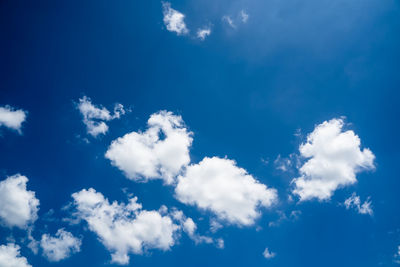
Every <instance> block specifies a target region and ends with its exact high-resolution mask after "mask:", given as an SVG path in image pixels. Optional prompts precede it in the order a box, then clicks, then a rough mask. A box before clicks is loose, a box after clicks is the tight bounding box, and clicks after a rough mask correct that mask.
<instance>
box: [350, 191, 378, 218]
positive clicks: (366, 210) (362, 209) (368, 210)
mask: <svg viewBox="0 0 400 267" xmlns="http://www.w3.org/2000/svg"><path fill="white" fill-rule="evenodd" d="M344 205H345V206H346V209H350V208H354V209H356V210H357V212H358V213H360V214H368V215H370V216H372V215H373V213H374V212H373V210H372V202H371V201H370V200H369V198H368V199H367V200H366V201H365V202H364V203H363V204H361V200H360V197H359V196H357V194H356V193H353V194H352V195H351V196H350V197H349V198H348V199H346V200H345V201H344Z"/></svg>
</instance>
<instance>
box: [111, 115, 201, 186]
mask: <svg viewBox="0 0 400 267" xmlns="http://www.w3.org/2000/svg"><path fill="white" fill-rule="evenodd" d="M147 125H148V129H147V130H146V131H145V132H143V133H142V132H131V133H128V134H126V135H124V136H123V137H121V138H118V139H116V140H114V141H113V142H112V143H111V145H110V147H109V148H108V150H107V152H106V155H105V156H106V158H108V159H109V160H111V163H112V165H114V166H116V167H117V168H118V169H120V170H121V171H123V172H124V174H125V175H126V177H128V178H129V179H132V180H135V181H145V182H146V181H148V180H150V179H163V180H164V182H165V183H167V184H171V183H172V182H173V180H174V177H175V176H176V175H178V174H179V172H180V171H181V169H182V167H184V166H186V165H187V164H188V163H189V162H190V157H189V148H190V146H191V144H192V140H193V139H192V133H191V132H190V131H188V129H186V127H185V125H184V123H183V120H182V117H181V116H177V115H174V114H172V113H171V112H167V111H160V112H158V113H155V114H153V115H151V117H150V118H149V120H148V122H147Z"/></svg>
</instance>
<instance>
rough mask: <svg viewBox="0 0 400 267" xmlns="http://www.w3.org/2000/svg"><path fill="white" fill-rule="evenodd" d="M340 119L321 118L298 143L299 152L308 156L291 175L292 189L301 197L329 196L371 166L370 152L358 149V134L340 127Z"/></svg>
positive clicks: (372, 158)
mask: <svg viewBox="0 0 400 267" xmlns="http://www.w3.org/2000/svg"><path fill="white" fill-rule="evenodd" d="M343 126H344V121H343V119H332V120H330V121H325V122H323V123H322V124H320V125H318V126H316V127H315V129H314V131H313V132H312V133H310V134H309V135H308V137H307V142H306V143H304V144H301V145H300V149H299V150H300V155H301V156H302V157H303V158H304V159H308V160H307V161H306V162H305V163H304V164H303V165H302V166H301V167H300V169H299V172H300V177H298V178H295V179H293V181H292V183H294V185H295V188H294V190H293V193H294V194H296V195H298V196H299V197H300V200H301V201H304V200H309V199H313V198H317V199H319V200H327V199H330V197H331V196H332V194H333V193H334V191H335V190H336V189H338V188H339V187H343V186H347V185H351V184H354V183H356V182H357V179H356V174H357V173H358V172H361V171H363V170H371V169H373V168H374V158H375V156H374V154H373V153H372V152H371V150H369V149H368V148H364V149H363V150H361V149H360V143H361V142H360V138H359V137H358V136H357V135H356V134H355V133H354V132H353V131H351V130H348V131H343Z"/></svg>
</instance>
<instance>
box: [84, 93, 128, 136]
mask: <svg viewBox="0 0 400 267" xmlns="http://www.w3.org/2000/svg"><path fill="white" fill-rule="evenodd" d="M77 107H78V109H79V111H80V113H81V114H82V118H83V123H84V124H85V125H86V130H87V133H88V134H90V135H91V136H93V137H96V136H98V135H99V134H106V133H107V131H108V125H107V124H106V123H105V121H110V120H114V119H119V118H120V117H121V115H124V114H125V113H126V111H125V109H124V106H123V105H121V104H116V105H115V107H114V112H113V114H111V112H110V111H109V110H108V109H106V108H105V107H103V106H96V105H94V104H92V101H91V100H90V98H89V97H86V96H84V97H82V98H80V99H79V103H78V105H77Z"/></svg>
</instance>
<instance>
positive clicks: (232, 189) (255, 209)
mask: <svg viewBox="0 0 400 267" xmlns="http://www.w3.org/2000/svg"><path fill="white" fill-rule="evenodd" d="M175 194H176V197H177V199H178V200H180V201H181V202H183V203H186V204H190V205H197V206H198V207H199V208H201V209H205V210H210V211H212V212H213V213H214V214H215V215H216V216H217V217H218V219H219V220H221V221H226V222H229V223H232V224H236V225H240V226H241V225H252V224H254V221H255V219H257V218H258V217H259V216H260V212H259V208H260V207H261V206H263V207H270V206H271V205H272V204H273V203H274V202H275V201H276V200H277V193H276V190H275V189H270V188H267V186H265V185H263V184H261V183H259V182H258V181H257V180H255V179H254V178H253V177H252V176H251V175H250V174H248V173H247V171H246V170H244V169H242V168H239V167H237V166H236V162H235V161H233V160H229V159H222V158H218V157H213V158H207V157H206V158H204V159H203V160H202V161H201V162H200V163H199V164H193V165H190V166H188V167H187V170H186V172H185V174H183V175H181V176H179V177H178V184H177V186H176V188H175Z"/></svg>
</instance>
